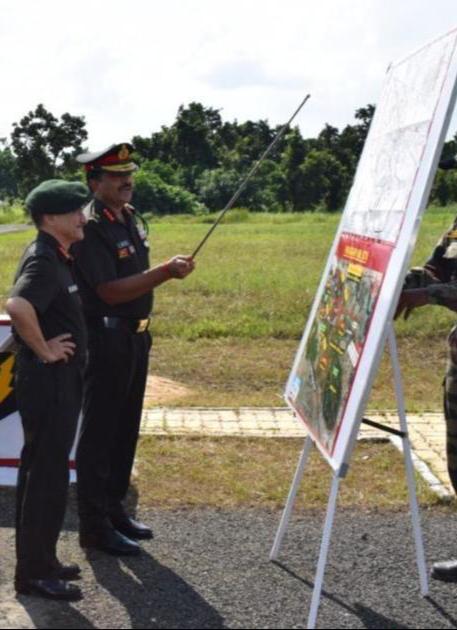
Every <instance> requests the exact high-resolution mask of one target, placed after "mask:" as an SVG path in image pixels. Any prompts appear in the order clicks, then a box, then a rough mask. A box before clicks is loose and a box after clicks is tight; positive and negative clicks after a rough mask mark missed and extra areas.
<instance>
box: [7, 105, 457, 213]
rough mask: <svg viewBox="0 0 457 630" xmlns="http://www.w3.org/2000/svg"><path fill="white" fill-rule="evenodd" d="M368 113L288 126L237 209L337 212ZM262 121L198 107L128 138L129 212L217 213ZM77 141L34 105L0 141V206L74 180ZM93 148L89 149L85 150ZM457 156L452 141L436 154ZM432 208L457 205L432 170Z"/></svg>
mask: <svg viewBox="0 0 457 630" xmlns="http://www.w3.org/2000/svg"><path fill="white" fill-rule="evenodd" d="M374 111H375V108H374V106H373V105H367V106H366V107H362V108H360V109H358V110H357V111H356V112H355V122H354V124H351V125H346V127H344V128H343V129H342V130H341V131H340V130H339V129H337V128H336V127H333V126H332V125H329V124H326V125H325V126H324V128H323V129H322V131H321V132H320V133H319V134H318V135H317V137H316V138H303V136H302V134H301V132H300V130H299V128H298V127H294V128H291V129H290V130H289V131H288V132H287V133H286V134H285V135H284V136H283V138H282V139H281V141H280V142H279V143H278V145H277V147H276V148H275V151H274V153H273V154H271V155H270V156H269V159H267V160H265V162H264V163H263V164H262V166H261V168H260V169H259V171H258V172H257V173H256V175H255V177H254V178H253V179H252V180H251V181H250V182H249V184H248V186H247V187H246V189H245V190H244V191H243V193H242V195H241V197H240V199H239V200H238V205H240V206H245V207H247V208H249V209H251V210H253V211H256V210H261V211H270V212H278V211H292V212H303V211H309V210H316V209H318V210H321V211H335V210H339V209H341V208H343V206H344V203H345V200H346V197H347V194H348V192H349V189H350V186H351V182H352V179H353V176H354V173H355V170H356V167H357V163H358V160H359V157H360V154H361V151H362V148H363V145H364V142H365V138H366V135H367V133H368V129H369V126H370V122H371V120H372V118H373V114H374ZM278 131H279V128H274V127H270V125H269V124H268V122H267V121H265V120H259V121H246V122H243V123H238V122H237V121H236V120H235V121H232V122H224V121H223V120H222V117H221V115H220V112H219V111H218V110H217V109H213V108H211V107H205V106H204V105H202V104H201V103H190V104H189V105H187V106H181V107H180V108H179V110H178V113H177V116H176V120H175V121H174V123H173V124H172V125H171V126H170V127H165V126H163V127H162V128H161V129H160V131H156V132H154V133H152V134H151V135H150V136H149V137H142V136H135V137H134V138H133V139H132V144H133V145H134V147H135V150H136V154H137V158H138V161H139V163H140V170H139V172H138V174H137V183H136V192H135V198H134V201H135V204H136V205H137V206H138V208H139V209H140V210H141V211H145V212H147V211H151V212H155V213H158V214H171V213H192V214H196V213H201V212H207V211H208V210H209V211H216V210H219V209H221V208H222V207H224V206H225V204H226V203H227V201H228V200H229V199H230V197H231V196H232V195H233V193H234V192H235V190H236V189H237V187H238V185H239V183H240V182H241V181H242V179H243V178H244V176H245V175H246V173H247V172H248V170H249V169H250V167H251V166H252V165H253V164H254V163H255V161H256V160H257V159H258V158H259V157H260V156H261V155H262V153H263V152H264V151H265V149H266V148H267V146H268V145H269V144H270V143H271V141H272V140H273V138H274V137H275V136H276V134H277V133H278ZM86 140H87V131H86V128H85V120H84V118H83V117H81V116H72V115H70V114H68V113H65V114H63V115H62V116H61V117H60V119H59V120H58V119H57V118H56V117H55V116H54V115H53V114H52V113H51V112H49V111H47V110H46V109H45V107H44V106H43V105H38V106H37V107H36V108H35V110H33V111H30V112H29V113H28V114H27V115H26V116H24V117H23V118H22V119H21V120H20V122H18V123H14V124H13V131H12V134H11V141H10V143H8V142H7V140H6V139H3V140H1V139H0V200H2V199H6V198H13V197H17V196H24V195H25V194H26V193H27V192H28V190H30V188H31V187H32V186H34V185H35V184H36V183H37V182H38V181H40V180H42V179H46V178H50V177H56V176H63V177H80V176H81V173H80V171H79V170H78V165H77V164H76V162H75V160H74V156H75V154H77V153H78V152H80V151H81V150H82V147H83V143H84V142H85V141H86ZM92 148H93V149H96V148H99V147H92ZM456 153H457V135H456V137H455V138H454V139H453V140H452V141H451V142H448V143H446V145H445V149H444V155H445V156H446V157H447V156H453V155H455V154H456ZM432 201H434V202H436V203H439V204H443V205H445V204H447V203H449V202H453V201H457V174H456V173H455V172H452V171H448V172H439V173H438V175H437V177H436V180H435V184H434V187H433V190H432Z"/></svg>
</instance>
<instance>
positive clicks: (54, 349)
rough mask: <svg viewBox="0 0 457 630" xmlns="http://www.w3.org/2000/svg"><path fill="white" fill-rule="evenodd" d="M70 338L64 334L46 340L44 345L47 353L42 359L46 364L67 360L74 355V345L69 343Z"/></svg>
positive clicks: (68, 334) (71, 342)
mask: <svg viewBox="0 0 457 630" xmlns="http://www.w3.org/2000/svg"><path fill="white" fill-rule="evenodd" d="M71 339H72V336H71V334H70V333H64V334H62V335H57V337H53V338H52V339H48V341H47V342H46V345H47V346H48V353H47V354H46V356H44V357H42V359H43V360H44V361H46V363H57V361H65V363H67V362H68V360H69V359H70V358H71V357H72V356H73V355H74V353H75V348H76V344H75V343H74V342H73V341H71Z"/></svg>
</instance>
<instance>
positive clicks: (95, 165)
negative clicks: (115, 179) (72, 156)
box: [76, 142, 138, 173]
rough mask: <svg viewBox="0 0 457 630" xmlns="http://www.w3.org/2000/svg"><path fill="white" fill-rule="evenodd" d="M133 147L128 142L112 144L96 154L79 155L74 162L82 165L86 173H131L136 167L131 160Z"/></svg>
mask: <svg viewBox="0 0 457 630" xmlns="http://www.w3.org/2000/svg"><path fill="white" fill-rule="evenodd" d="M132 152H133V147H132V145H131V144H129V143H128V142H123V143H122V144H113V145H111V146H110V147H109V148H108V149H104V150H103V151H97V152H96V153H81V154H80V155H78V156H77V157H76V160H77V161H78V162H79V163H80V164H83V165H84V168H85V170H86V173H93V172H97V171H107V172H108V173H133V172H134V171H136V170H138V166H137V165H136V164H135V162H134V161H133V160H132Z"/></svg>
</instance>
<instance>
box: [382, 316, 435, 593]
mask: <svg viewBox="0 0 457 630" xmlns="http://www.w3.org/2000/svg"><path fill="white" fill-rule="evenodd" d="M388 342H389V352H390V359H391V362H392V370H393V374H394V381H395V395H396V398H397V408H398V416H399V418H400V427H401V430H402V431H403V433H404V434H405V436H404V437H403V438H402V439H403V453H404V458H405V467H406V475H407V478H408V490H409V504H410V509H411V517H412V523H413V531H414V539H415V542H416V557H417V568H418V570H419V580H420V589H421V594H422V595H423V596H424V597H425V595H427V594H428V591H429V586H428V576H427V566H426V562H425V552H424V543H423V538H422V530H421V525H420V515H419V505H418V501H417V492H416V480H415V477H414V466H413V459H412V455H411V445H410V442H409V437H408V425H407V422H406V413H405V400H404V395H403V386H402V380H401V372H400V364H399V361H398V351H397V342H396V339H395V332H394V328H393V325H391V327H390V329H389V333H388Z"/></svg>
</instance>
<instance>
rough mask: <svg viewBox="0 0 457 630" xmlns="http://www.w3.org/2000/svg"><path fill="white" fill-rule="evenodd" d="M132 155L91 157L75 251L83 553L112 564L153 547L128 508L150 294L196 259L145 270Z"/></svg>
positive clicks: (128, 150) (116, 148)
mask: <svg viewBox="0 0 457 630" xmlns="http://www.w3.org/2000/svg"><path fill="white" fill-rule="evenodd" d="M132 149H133V147H132V146H131V145H130V144H128V143H124V144H118V145H113V146H111V147H109V148H108V149H105V150H104V151H99V152H98V153H86V154H83V155H80V156H79V157H78V158H77V159H78V161H79V162H80V163H81V164H84V167H85V171H86V175H87V180H88V184H89V186H90V188H91V190H92V192H93V193H94V200H93V202H92V203H91V204H90V206H89V208H88V216H89V220H88V223H87V226H86V228H85V238H84V241H82V242H81V243H79V244H78V247H77V249H76V250H75V259H76V271H77V279H78V284H79V287H80V290H81V296H82V300H83V305H84V311H85V315H86V320H87V326H88V333H89V337H88V339H89V360H88V368H87V373H86V376H85V391H84V403H83V421H82V431H81V438H80V441H79V445H78V451H77V458H76V465H77V474H78V509H79V517H80V544H81V546H82V547H84V548H90V547H95V548H97V549H100V550H102V551H105V552H107V553H110V554H114V555H136V554H138V553H139V552H140V547H139V545H138V543H137V542H136V541H137V540H140V539H147V538H151V537H152V531H151V529H150V528H149V527H147V526H146V525H143V524H142V523H139V522H138V521H135V520H133V518H131V516H129V515H128V514H127V513H126V511H125V506H124V504H123V501H124V499H125V496H126V494H127V490H128V487H129V482H130V474H131V470H132V465H133V460H134V456H135V449H136V443H137V439H138V433H139V427H140V421H141V412H142V405H143V397H144V390H145V386H146V378H147V373H148V359H149V351H150V349H151V336H150V334H149V331H148V326H149V317H150V314H151V310H152V305H153V291H152V290H153V288H154V287H157V286H158V285H160V284H162V283H163V282H165V281H168V280H170V279H172V278H185V277H186V276H187V275H188V274H189V273H191V272H192V270H193V269H194V263H193V260H192V258H191V256H175V257H174V258H172V259H171V260H169V261H167V262H165V263H164V264H162V265H158V266H156V267H154V268H152V269H151V268H149V242H148V237H147V233H146V226H145V225H144V223H143V222H142V220H141V216H138V215H137V213H136V212H135V209H134V208H133V207H132V206H131V205H130V200H131V198H132V193H133V173H134V172H135V171H136V170H137V165H136V164H135V162H134V161H133V160H132Z"/></svg>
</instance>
